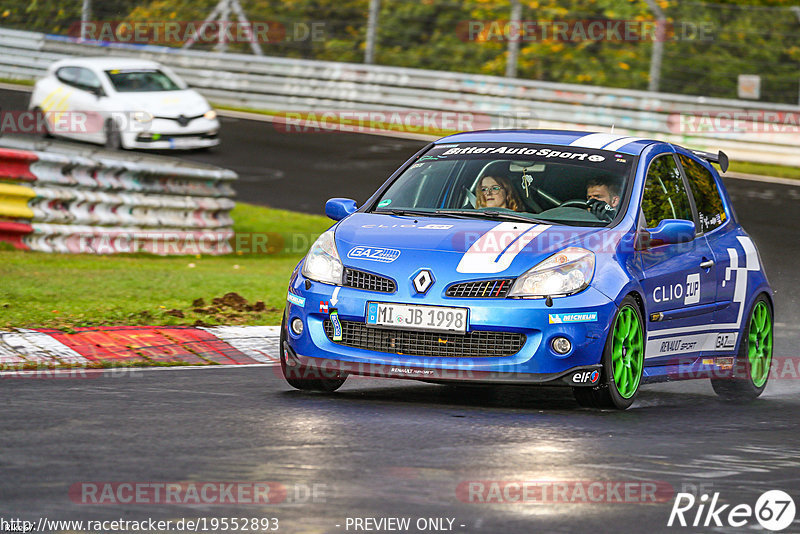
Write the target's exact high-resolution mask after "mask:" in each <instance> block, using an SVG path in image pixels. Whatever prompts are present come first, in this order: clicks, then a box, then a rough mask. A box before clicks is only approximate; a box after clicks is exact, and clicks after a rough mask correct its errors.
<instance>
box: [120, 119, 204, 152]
mask: <svg viewBox="0 0 800 534" xmlns="http://www.w3.org/2000/svg"><path fill="white" fill-rule="evenodd" d="M122 143H123V145H124V146H125V148H138V149H151V150H191V149H197V148H209V147H213V146H217V145H219V121H218V120H216V119H214V120H208V119H204V118H199V119H194V120H193V121H191V122H190V123H189V124H188V125H187V126H180V125H179V124H178V123H177V122H176V121H172V120H166V119H160V118H156V119H153V121H152V123H151V124H149V125H148V126H147V127H146V128H143V129H142V130H141V131H131V132H124V133H123V134H122Z"/></svg>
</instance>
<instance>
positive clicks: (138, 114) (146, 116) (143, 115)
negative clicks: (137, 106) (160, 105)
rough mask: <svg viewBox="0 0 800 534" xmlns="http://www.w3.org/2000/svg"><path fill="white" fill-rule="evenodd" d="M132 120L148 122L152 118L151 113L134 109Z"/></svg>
mask: <svg viewBox="0 0 800 534" xmlns="http://www.w3.org/2000/svg"><path fill="white" fill-rule="evenodd" d="M133 120H135V121H136V122H150V121H151V120H153V115H152V114H151V113H149V112H147V111H134V112H133Z"/></svg>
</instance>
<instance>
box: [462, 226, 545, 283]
mask: <svg viewBox="0 0 800 534" xmlns="http://www.w3.org/2000/svg"><path fill="white" fill-rule="evenodd" d="M548 228H550V225H548V224H525V223H518V222H502V223H500V224H498V225H497V226H495V227H494V228H492V229H491V230H489V231H488V232H486V233H485V234H483V235H482V236H481V237H480V239H478V240H477V241H475V243H473V244H472V246H471V247H469V250H467V251H466V252H465V253H464V255H463V256H462V257H461V261H460V262H459V263H458V267H456V271H457V272H459V273H482V274H494V273H501V272H503V271H505V270H506V269H508V268H509V267H510V266H511V263H512V262H513V261H514V258H516V257H517V254H519V253H520V252H521V251H522V249H524V248H525V246H526V245H527V244H528V243H530V242H531V241H532V240H533V239H534V238H535V237H536V236H538V235H539V234H541V233H542V232H544V231H545V230H547V229H548Z"/></svg>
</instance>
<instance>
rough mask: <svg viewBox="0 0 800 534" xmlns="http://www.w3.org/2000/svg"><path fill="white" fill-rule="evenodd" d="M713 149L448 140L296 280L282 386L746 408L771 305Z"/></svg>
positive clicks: (362, 212)
mask: <svg viewBox="0 0 800 534" xmlns="http://www.w3.org/2000/svg"><path fill="white" fill-rule="evenodd" d="M711 162H713V163H716V164H718V165H719V166H720V168H721V170H722V171H723V172H724V171H725V170H726V169H727V164H728V162H727V157H726V156H725V154H724V153H722V152H720V153H718V154H710V153H707V152H698V151H691V150H687V149H684V148H682V147H679V146H676V145H673V144H670V143H666V142H660V141H654V140H648V139H642V138H636V137H624V136H619V135H612V134H605V133H582V132H572V131H543V130H524V131H507V130H506V131H500V130H495V131H482V132H469V133H462V134H456V135H451V136H448V137H445V138H443V139H440V140H438V141H436V142H434V143H432V144H430V145H428V146H427V147H425V148H424V149H423V150H421V151H420V152H418V153H417V154H415V155H414V156H413V157H412V158H411V159H410V160H408V161H407V162H406V163H405V164H404V165H403V166H401V167H400V168H399V169H398V170H397V171H396V172H395V173H394V174H393V175H392V176H391V177H390V178H389V179H388V180H387V181H386V183H385V184H383V186H381V187H380V188H379V189H378V190H377V192H376V193H375V194H374V195H373V196H372V197H370V198H369V199H368V200H367V201H366V203H365V204H364V205H363V206H361V207H357V206H356V202H355V201H353V200H349V199H331V200H329V201H328V203H327V204H326V206H325V212H326V214H327V215H328V216H329V217H330V218H331V219H333V220H335V221H338V222H337V223H336V224H334V225H333V226H332V227H331V228H330V229H329V230H328V231H327V232H325V233H323V234H322V235H321V236H320V237H319V239H317V241H316V242H315V243H314V244H313V246H312V247H311V249H310V251H309V252H308V254H307V256H306V257H305V258H304V259H303V260H302V261H301V262H300V263H299V264H298V265H297V267H296V268H295V270H294V272H293V273H292V276H291V281H290V284H289V290H288V294H287V306H286V310H285V313H284V318H283V325H282V328H281V347H282V351H281V367H282V370H283V373H284V376H285V377H286V380H287V381H288V383H289V384H290V385H292V386H293V387H296V388H298V389H303V390H322V391H333V390H335V389H337V388H338V387H340V386H341V385H342V384H343V383H344V381H345V380H346V378H347V377H348V375H351V374H353V375H366V376H378V377H390V378H410V379H417V380H423V381H428V382H435V383H453V382H456V383H458V382H473V383H489V384H529V385H533V384H541V385H564V386H569V387H572V388H573V391H574V394H575V397H576V399H577V401H578V403H579V404H580V405H582V406H590V407H600V408H618V409H625V408H627V407H629V406H630V405H631V404H632V403H633V401H634V399H635V398H636V395H637V393H638V391H639V388H640V386H641V385H642V384H645V383H650V382H659V381H665V380H676V379H687V378H710V379H711V383H712V385H713V388H714V390H715V391H716V392H717V393H718V394H719V395H720V396H721V397H723V398H725V399H731V400H742V399H752V398H755V397H757V396H758V395H759V394H760V393H761V392H762V391H763V390H764V387H765V386H766V383H767V379H768V376H769V371H770V365H771V361H772V343H773V333H772V327H773V295H772V290H771V289H770V286H769V283H768V281H767V278H766V275H765V273H764V270H763V268H762V262H761V259H760V257H759V254H758V251H757V249H756V246H755V244H754V243H753V241H752V239H751V238H750V237H749V236H748V235H747V233H745V231H744V230H743V229H742V227H741V226H740V225H739V223H738V221H737V219H736V214H735V213H734V210H733V206H732V204H731V200H730V197H729V196H728V194H727V192H726V191H725V188H724V186H723V183H722V180H721V179H720V177H719V174H718V173H717V171H716V170H715V168H714V167H712V165H711Z"/></svg>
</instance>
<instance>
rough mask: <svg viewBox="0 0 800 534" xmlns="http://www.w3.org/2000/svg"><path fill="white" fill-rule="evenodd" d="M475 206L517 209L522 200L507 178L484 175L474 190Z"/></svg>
mask: <svg viewBox="0 0 800 534" xmlns="http://www.w3.org/2000/svg"><path fill="white" fill-rule="evenodd" d="M475 198H476V203H475V204H476V205H475V207H476V208H506V209H509V210H512V211H519V209H520V206H521V205H522V202H521V201H520V199H519V197H518V196H517V192H516V191H514V187H513V186H512V185H511V182H509V181H508V178H505V177H503V176H484V177H483V178H481V180H480V182H478V187H477V190H476V191H475Z"/></svg>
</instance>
